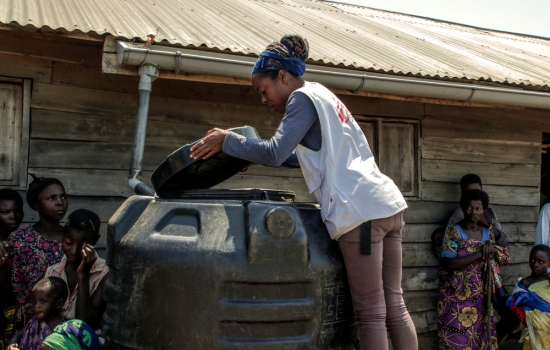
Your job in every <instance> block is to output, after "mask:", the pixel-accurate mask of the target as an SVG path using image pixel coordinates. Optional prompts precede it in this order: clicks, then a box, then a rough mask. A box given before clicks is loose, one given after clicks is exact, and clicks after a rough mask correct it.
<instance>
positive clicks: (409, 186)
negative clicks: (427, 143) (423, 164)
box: [378, 123, 417, 195]
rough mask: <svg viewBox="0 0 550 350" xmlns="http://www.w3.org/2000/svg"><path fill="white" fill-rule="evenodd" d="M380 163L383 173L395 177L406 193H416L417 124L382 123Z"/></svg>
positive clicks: (402, 190)
mask: <svg viewBox="0 0 550 350" xmlns="http://www.w3.org/2000/svg"><path fill="white" fill-rule="evenodd" d="M381 129H382V136H381V138H380V139H381V140H380V153H379V156H378V157H379V160H378V164H379V167H380V170H381V171H382V173H384V174H386V175H387V176H388V177H389V178H391V179H393V181H394V182H395V184H396V185H397V187H398V188H399V189H400V190H401V192H403V194H404V195H413V194H414V193H415V191H414V190H415V185H416V181H415V180H416V178H417V176H416V174H417V171H416V170H417V168H416V166H415V164H416V159H415V156H414V155H415V142H414V140H415V132H414V131H415V125H414V124H404V123H403V124H401V123H399V124H398V123H387V124H385V123H384V124H382V128H381Z"/></svg>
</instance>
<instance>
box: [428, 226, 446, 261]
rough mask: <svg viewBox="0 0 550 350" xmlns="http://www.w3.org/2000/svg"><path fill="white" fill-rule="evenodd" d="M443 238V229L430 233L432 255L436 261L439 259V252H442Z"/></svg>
mask: <svg viewBox="0 0 550 350" xmlns="http://www.w3.org/2000/svg"><path fill="white" fill-rule="evenodd" d="M443 236H445V229H444V228H436V229H435V230H434V232H432V236H431V240H432V253H434V255H435V256H436V257H437V260H439V259H441V251H442V250H443Z"/></svg>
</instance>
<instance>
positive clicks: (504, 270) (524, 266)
mask: <svg viewBox="0 0 550 350" xmlns="http://www.w3.org/2000/svg"><path fill="white" fill-rule="evenodd" d="M528 247H529V251H531V248H532V247H531V246H528ZM516 252H518V251H517V250H516ZM512 257H513V255H512V253H510V259H512ZM514 258H517V259H518V260H523V261H521V262H520V263H518V264H510V265H501V266H500V275H501V276H502V281H503V283H504V284H505V285H515V284H517V283H518V278H523V277H527V276H529V275H530V274H531V269H530V268H529V263H528V261H529V254H527V256H526V257H525V256H518V257H514ZM508 292H512V291H511V290H508Z"/></svg>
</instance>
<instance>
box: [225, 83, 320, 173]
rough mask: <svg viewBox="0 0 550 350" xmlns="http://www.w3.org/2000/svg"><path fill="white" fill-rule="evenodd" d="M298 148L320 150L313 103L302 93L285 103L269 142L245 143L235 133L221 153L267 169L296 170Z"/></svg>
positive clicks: (318, 130)
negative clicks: (282, 168) (267, 167)
mask: <svg viewBox="0 0 550 350" xmlns="http://www.w3.org/2000/svg"><path fill="white" fill-rule="evenodd" d="M298 144H300V145H302V146H304V147H307V148H309V149H311V150H313V151H318V150H320V149H321V144H322V135H321V122H320V121H319V116H318V114H317V110H316V109H315V106H314V105H313V102H312V101H311V100H310V99H309V97H308V96H307V95H305V94H304V93H301V92H296V93H294V94H293V95H292V96H291V97H290V98H289V100H288V102H287V105H286V108H285V114H284V117H283V119H282V120H281V123H280V124H279V126H278V127H277V130H276V131H275V135H273V137H271V138H270V139H269V140H253V139H247V138H246V137H243V136H241V135H238V134H236V133H229V134H227V136H226V137H225V141H224V143H223V148H222V151H223V152H224V153H227V154H229V155H231V156H234V157H238V158H242V159H246V160H249V161H251V162H253V163H259V164H263V165H268V166H282V167H288V168H299V167H300V164H299V163H298V158H297V157H296V152H295V151H294V150H295V149H296V146H298Z"/></svg>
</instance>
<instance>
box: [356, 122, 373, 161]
mask: <svg viewBox="0 0 550 350" xmlns="http://www.w3.org/2000/svg"><path fill="white" fill-rule="evenodd" d="M357 124H358V125H359V127H360V128H361V131H363V134H365V137H366V138H367V142H368V143H369V147H370V151H371V152H372V154H373V155H375V156H376V140H375V138H374V137H375V136H374V135H375V132H374V130H375V127H376V125H375V124H374V123H365V122H360V123H357Z"/></svg>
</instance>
